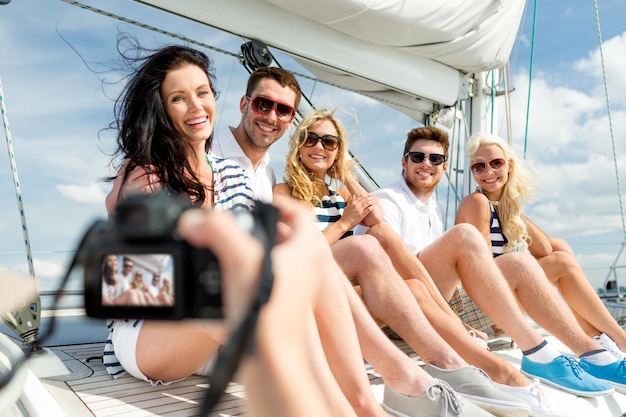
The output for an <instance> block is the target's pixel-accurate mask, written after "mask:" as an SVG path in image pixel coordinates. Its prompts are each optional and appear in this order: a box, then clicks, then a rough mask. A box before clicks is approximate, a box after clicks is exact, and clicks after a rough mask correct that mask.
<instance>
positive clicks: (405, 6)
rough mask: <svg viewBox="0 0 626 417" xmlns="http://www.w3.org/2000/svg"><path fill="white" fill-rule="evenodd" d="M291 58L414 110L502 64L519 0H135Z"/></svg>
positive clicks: (445, 98) (461, 94)
mask: <svg viewBox="0 0 626 417" xmlns="http://www.w3.org/2000/svg"><path fill="white" fill-rule="evenodd" d="M137 1H138V2H139V3H143V4H148V5H151V6H153V7H156V8H158V9H161V10H164V11H167V12H169V13H174V14H177V15H180V16H183V17H187V18H189V19H191V20H195V21H197V22H200V23H203V24H207V25H209V26H212V27H215V28H218V29H221V30H224V31H226V32H230V33H233V34H236V35H239V36H242V37H245V38H249V39H258V40H260V41H262V42H264V43H266V44H267V45H269V46H271V47H273V48H276V49H278V50H281V51H282V52H285V53H287V54H289V55H291V56H293V57H294V58H295V59H296V60H297V61H298V62H300V63H301V64H302V65H303V66H304V67H306V68H308V69H309V70H310V71H311V72H312V73H313V74H315V76H316V77H317V78H318V79H320V80H322V81H325V82H329V83H332V84H334V85H338V86H340V87H343V88H347V89H350V90H353V91H356V92H359V93H361V94H364V95H367V96H370V97H373V98H375V99H378V100H380V101H383V102H385V103H387V104H389V105H391V106H393V107H396V108H398V109H399V110H401V111H403V112H405V113H407V114H409V115H411V116H413V117H415V118H419V117H420V115H421V116H423V115H424V114H428V113H430V112H431V111H432V110H433V106H451V105H453V104H454V103H455V102H456V101H458V100H459V99H463V98H466V97H468V95H469V91H470V88H471V86H470V82H469V74H471V73H474V72H477V71H483V70H488V69H492V68H499V67H502V66H503V65H504V64H505V63H506V61H507V60H508V57H509V55H510V52H511V49H512V47H513V44H514V41H515V38H516V36H517V31H518V28H519V25H520V22H521V18H522V15H523V12H524V7H525V0H472V1H467V0H446V1H432V0H428V1H427V0H315V1H312V0H228V1H224V0H185V1H171V0H137Z"/></svg>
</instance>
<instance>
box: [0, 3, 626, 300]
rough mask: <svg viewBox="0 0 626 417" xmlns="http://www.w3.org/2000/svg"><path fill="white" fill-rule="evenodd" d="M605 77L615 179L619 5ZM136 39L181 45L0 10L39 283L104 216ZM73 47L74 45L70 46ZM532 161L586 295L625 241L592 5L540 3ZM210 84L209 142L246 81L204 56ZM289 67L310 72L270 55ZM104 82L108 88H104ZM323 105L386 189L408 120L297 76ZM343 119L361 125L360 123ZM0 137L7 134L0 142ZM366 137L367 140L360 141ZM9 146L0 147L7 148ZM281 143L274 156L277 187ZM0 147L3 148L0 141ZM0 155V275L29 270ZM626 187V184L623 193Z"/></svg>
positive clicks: (80, 20)
mask: <svg viewBox="0 0 626 417" xmlns="http://www.w3.org/2000/svg"><path fill="white" fill-rule="evenodd" d="M85 3H87V4H89V5H92V6H94V7H106V8H107V10H108V11H110V12H112V13H116V14H119V15H122V16H125V17H127V18H130V19H134V20H137V21H140V22H143V23H146V24H150V25H153V26H157V27H160V28H165V29H168V30H172V31H175V32H179V33H182V34H184V35H185V36H188V37H190V38H193V39H197V40H200V41H202V42H205V43H207V44H211V45H215V46H217V47H219V48H222V49H225V50H227V51H230V52H232V53H237V52H238V51H239V47H240V44H241V39H239V38H237V37H234V36H231V35H228V34H225V33H222V32H218V31H215V30H213V29H210V28H206V27H202V26H200V25H197V24H192V23H189V22H187V21H184V20H182V19H180V18H176V17H173V16H168V15H166V14H163V13H159V12H157V11H155V10H152V9H149V8H146V7H142V6H139V5H137V4H135V3H133V2H131V1H126V0H116V1H111V2H96V1H94V0H91V1H85ZM533 6H534V3H533V2H530V3H529V4H528V5H527V11H526V13H525V17H524V21H523V25H522V31H521V34H520V38H519V42H518V43H517V44H516V46H515V48H514V56H512V63H513V64H514V65H513V68H512V80H513V86H514V87H515V92H514V94H513V95H512V99H511V100H512V109H513V115H512V122H513V132H514V138H515V139H514V141H515V144H516V147H518V148H520V149H521V146H522V143H523V137H524V129H525V117H526V103H527V91H528V75H529V57H530V45H531V25H532V7H533ZM598 6H599V10H600V20H601V24H602V35H603V39H604V46H603V48H604V55H605V59H606V68H607V74H608V79H609V93H610V97H611V109H612V117H613V131H614V137H615V142H616V144H617V155H618V165H619V172H620V174H621V175H626V172H624V164H626V161H625V160H624V159H625V157H624V154H625V153H624V150H625V149H624V148H625V147H626V141H625V140H624V139H625V137H626V120H625V115H624V110H625V108H624V107H625V105H626V99H625V98H624V97H626V79H624V77H623V76H622V71H623V70H622V69H623V68H624V67H625V65H626V24H625V23H624V22H625V21H626V11H625V9H624V7H623V4H621V2H620V1H618V0H610V1H603V0H599V2H598ZM119 31H132V32H133V33H134V34H135V36H136V37H137V38H138V39H139V40H140V42H141V43H142V45H144V46H158V45H161V44H165V43H172V42H175V41H174V40H173V39H171V38H169V37H166V36H164V35H159V34H156V33H154V32H151V31H148V30H145V29H140V28H137V27H134V26H130V25H128V24H124V23H121V22H119V21H116V20H114V19H111V18H109V17H105V16H102V15H98V14H95V13H92V12H89V11H86V10H82V9H80V8H79V7H76V6H72V5H70V4H67V3H65V2H63V1H60V0H13V1H12V2H11V3H10V4H9V5H7V6H0V39H2V48H1V49H0V77H1V79H2V85H3V89H4V101H5V104H6V106H7V116H8V119H9V123H10V127H11V132H12V137H13V143H14V149H15V157H16V162H17V168H18V173H19V177H20V183H21V191H22V194H23V201H24V206H25V214H26V219H27V223H28V230H29V233H30V239H31V246H32V250H33V252H34V260H35V271H36V274H37V277H38V278H39V279H40V282H41V283H42V286H43V287H46V288H50V287H51V286H53V285H54V283H55V282H56V280H57V279H58V278H59V277H60V276H61V274H62V272H63V271H64V269H65V267H66V266H67V263H68V262H69V256H70V254H71V252H72V251H73V250H74V249H75V246H76V244H77V243H78V239H79V238H80V237H81V236H82V233H83V232H84V230H85V229H86V227H87V226H88V225H89V224H90V223H91V222H92V221H94V220H95V219H97V218H103V217H104V216H105V211H104V204H103V199H104V196H105V195H106V193H107V192H108V190H109V188H110V186H109V185H108V184H107V183H104V182H102V181H100V179H101V178H103V177H105V176H108V175H111V174H112V173H113V171H112V170H111V169H110V168H109V166H108V163H109V161H110V157H109V156H108V155H107V154H108V153H110V152H111V150H112V149H113V146H114V132H111V131H109V130H106V127H107V126H108V123H109V122H111V121H112V104H113V101H112V100H113V97H115V95H116V93H117V91H118V90H119V84H115V81H119V80H120V78H121V74H120V73H119V72H115V71H114V69H115V67H116V59H117V58H118V56H117V52H116V35H117V33H118V32H119ZM74 49H75V50H74ZM534 51H535V55H534V70H533V79H532V89H531V91H532V95H531V107H530V119H529V138H528V143H527V153H528V156H529V158H530V159H532V160H533V162H534V164H535V167H536V168H537V171H538V172H539V173H540V175H541V182H542V184H541V187H540V188H539V190H538V192H537V196H536V202H535V203H534V204H533V205H532V206H531V207H530V208H529V212H530V214H531V216H532V217H533V218H534V219H535V220H536V222H537V223H538V224H539V225H540V226H541V227H543V228H544V229H545V230H546V231H547V232H548V233H550V234H551V235H555V236H559V237H563V238H565V239H567V240H568V241H569V242H570V244H571V245H572V246H573V248H574V249H575V250H576V252H577V255H578V259H579V261H580V262H581V264H582V265H583V266H584V267H585V270H586V272H587V274H588V276H589V277H590V279H591V281H592V282H593V283H594V286H598V285H600V284H601V282H602V281H603V279H604V276H605V275H606V274H607V272H608V266H609V265H610V264H611V262H612V261H613V259H614V258H615V255H616V254H617V252H618V250H619V247H620V244H621V243H622V242H623V241H624V232H623V230H622V225H621V217H620V215H619V210H620V208H619V199H618V197H617V196H618V192H617V184H616V174H615V168H614V165H613V157H612V152H611V141H610V135H609V124H608V119H607V108H606V104H605V97H604V88H603V84H602V78H601V66H600V61H599V58H598V38H597V32H596V21H595V12H594V4H593V2H591V1H587V2H585V3H584V4H582V2H580V1H576V2H573V1H560V2H539V4H538V11H537V26H536V39H535V49H534ZM208 52H209V54H210V55H211V57H212V58H213V59H214V61H215V67H216V71H217V77H218V88H219V90H221V96H220V98H219V100H218V124H217V126H216V133H217V134H226V132H227V129H228V126H229V125H235V124H236V123H237V122H238V120H239V113H238V110H237V102H238V100H239V97H240V96H241V95H242V94H243V89H244V86H245V79H246V77H247V72H246V71H245V69H244V68H243V67H242V66H241V65H240V64H239V63H238V62H237V61H236V60H235V59H234V58H233V57H232V56H229V55H226V54H222V53H219V52H214V51H208ZM278 60H279V61H280V62H281V64H283V65H284V66H285V67H287V68H289V69H293V70H295V71H297V72H305V71H304V70H303V69H302V68H300V67H299V66H298V65H297V64H296V63H294V62H293V61H291V60H290V59H289V58H287V57H284V56H280V55H278ZM103 79H105V80H107V81H108V82H109V83H103V82H102V80H103ZM301 83H302V86H303V90H304V91H305V93H306V94H308V95H310V96H312V99H313V101H314V102H315V104H316V105H317V106H331V107H335V106H338V107H341V108H343V109H345V110H346V113H345V116H344V117H343V118H344V121H345V122H346V124H347V125H348V129H349V131H350V132H351V134H352V135H351V142H352V145H353V146H352V150H353V152H354V153H355V154H356V155H357V157H358V158H359V159H360V160H361V162H362V163H363V164H364V166H365V167H366V168H367V169H368V170H369V171H370V172H371V174H372V175H373V176H374V177H375V178H376V179H377V180H378V182H379V184H381V185H386V184H388V183H390V182H392V181H394V180H395V179H396V178H397V176H398V173H399V167H398V166H399V154H400V152H401V148H402V144H403V142H404V138H405V135H406V132H407V131H408V130H410V129H411V128H412V127H415V126H416V122H414V121H412V120H411V119H409V118H408V117H405V116H403V115H402V114H399V113H397V112H395V111H393V110H391V109H389V108H387V107H386V106H384V105H380V104H378V103H376V102H374V101H372V100H370V99H367V98H364V97H361V96H356V95H354V94H351V93H347V92H345V91H340V90H336V89H334V88H331V87H328V86H324V85H322V84H316V85H314V84H313V83H312V82H311V81H308V80H304V79H303V80H301ZM351 114H356V115H357V116H358V123H356V122H355V118H354V117H352V116H351ZM0 137H1V138H2V139H4V134H2V135H0ZM365 138H367V143H366V142H365ZM2 142H3V143H4V140H3V141H2ZM286 142H287V141H286V140H283V141H280V142H279V144H277V145H276V146H275V149H273V150H272V158H273V165H274V167H275V169H276V171H277V175H278V177H279V178H280V176H281V175H282V158H283V155H284V153H285V149H286V144H287V143H286ZM3 147H4V146H3ZM2 154H3V155H2V156H0V173H1V174H0V235H1V236H2V238H0V268H11V269H19V270H22V271H27V268H26V262H25V255H24V244H23V239H22V232H21V225H20V218H19V215H18V210H17V204H16V201H15V192H14V188H13V180H12V178H11V170H10V166H9V160H8V157H7V156H6V155H7V153H6V152H4V151H2ZM625 182H626V178H622V184H623V183H625Z"/></svg>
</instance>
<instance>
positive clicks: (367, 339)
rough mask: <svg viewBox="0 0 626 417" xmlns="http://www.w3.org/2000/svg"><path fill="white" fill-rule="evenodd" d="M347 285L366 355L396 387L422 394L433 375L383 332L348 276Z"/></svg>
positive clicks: (344, 281)
mask: <svg viewBox="0 0 626 417" xmlns="http://www.w3.org/2000/svg"><path fill="white" fill-rule="evenodd" d="M343 286H344V288H345V291H346V294H347V297H348V301H349V302H350V309H351V310H352V317H353V318H354V322H355V325H356V329H357V334H358V336H359V342H360V345H361V350H362V351H363V356H364V357H365V359H366V360H367V361H368V362H369V363H370V364H371V365H372V366H373V367H374V369H376V371H377V372H378V373H379V374H380V376H381V377H382V378H383V379H384V380H385V382H386V383H387V384H389V386H391V388H393V389H394V390H395V391H397V392H399V393H401V394H404V395H408V396H418V395H422V394H423V393H424V391H425V390H426V388H427V387H428V385H429V384H430V382H431V381H432V377H431V376H430V375H428V373H426V371H424V370H423V369H422V368H421V367H420V366H419V365H418V364H417V363H416V362H414V361H413V360H411V359H410V358H409V357H408V356H407V355H405V354H404V353H403V352H402V351H401V350H400V349H398V348H397V347H396V345H394V344H393V343H392V342H391V341H390V340H389V338H388V337H387V336H385V335H384V334H383V332H382V331H381V330H380V328H378V326H377V325H376V323H375V322H374V320H373V318H372V316H370V314H369V312H368V311H367V309H366V308H365V305H364V304H363V302H362V301H361V299H360V298H359V297H358V295H357V294H356V292H355V291H354V290H353V289H352V288H351V286H350V284H349V283H348V280H346V279H344V280H343Z"/></svg>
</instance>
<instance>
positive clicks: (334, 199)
mask: <svg viewBox="0 0 626 417" xmlns="http://www.w3.org/2000/svg"><path fill="white" fill-rule="evenodd" d="M328 191H329V192H330V195H326V196H324V197H322V205H321V206H315V216H316V217H317V223H316V225H317V227H318V228H319V229H320V230H324V229H326V228H327V227H328V226H330V225H331V224H333V223H335V222H337V220H339V219H341V216H343V210H344V209H345V208H346V200H344V199H343V197H342V196H341V194H339V193H337V192H336V191H335V190H333V189H332V188H330V187H329V188H328ZM352 233H353V232H352V230H349V231H347V232H346V233H344V234H343V236H341V238H340V239H343V238H344V237H347V236H351V235H352Z"/></svg>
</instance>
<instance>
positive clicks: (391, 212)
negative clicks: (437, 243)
mask: <svg viewBox="0 0 626 417" xmlns="http://www.w3.org/2000/svg"><path fill="white" fill-rule="evenodd" d="M372 194H373V195H375V196H376V198H378V203H379V204H380V207H381V208H382V210H383V214H384V222H385V223H387V224H388V225H389V226H391V228H392V229H393V230H395V231H396V232H397V233H398V234H399V235H400V236H401V237H402V240H404V243H405V244H406V245H407V246H408V247H409V249H410V250H411V252H413V253H415V254H417V253H418V252H419V251H421V250H422V249H424V248H425V247H426V246H428V245H429V244H431V243H432V242H433V241H434V240H435V239H437V238H438V237H440V236H441V235H442V234H443V220H442V219H443V211H442V210H441V207H440V206H439V205H438V204H437V200H436V199H435V196H434V195H432V196H431V197H430V200H429V202H428V204H424V203H423V202H422V201H421V200H419V199H418V198H417V197H415V194H413V191H411V189H410V188H409V186H408V185H407V184H406V181H405V180H404V177H403V178H400V180H399V181H397V182H396V183H394V184H392V185H390V186H388V187H384V188H381V189H379V190H376V191H374V192H373V193H372ZM365 231H367V228H364V227H363V226H358V227H357V230H356V233H365Z"/></svg>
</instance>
